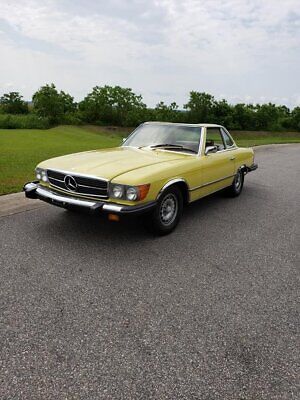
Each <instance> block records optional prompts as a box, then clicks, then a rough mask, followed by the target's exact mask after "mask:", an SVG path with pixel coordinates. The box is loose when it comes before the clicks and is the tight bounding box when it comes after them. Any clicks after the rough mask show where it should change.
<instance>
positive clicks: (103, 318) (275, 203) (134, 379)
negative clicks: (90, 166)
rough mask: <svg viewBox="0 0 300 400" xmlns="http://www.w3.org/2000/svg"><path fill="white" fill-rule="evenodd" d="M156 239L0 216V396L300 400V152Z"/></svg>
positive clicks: (48, 218) (74, 219) (203, 203)
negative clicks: (234, 195) (235, 196)
mask: <svg viewBox="0 0 300 400" xmlns="http://www.w3.org/2000/svg"><path fill="white" fill-rule="evenodd" d="M256 162H258V164H259V169H258V170H257V171H255V172H253V173H251V174H249V175H247V176H246V182H245V186H244V191H243V193H242V194H241V196H240V197H238V198H236V199H229V198H226V197H224V196H223V195H221V194H217V195H214V196H211V197H209V198H206V199H202V200H200V201H198V202H196V203H194V204H191V205H190V206H189V207H188V208H187V209H186V211H185V214H184V216H183V218H182V221H181V223H180V225H179V226H178V228H177V230H176V231H175V232H174V233H173V234H171V235H169V236H166V237H160V238H155V237H153V236H151V235H149V234H148V233H147V232H146V231H144V230H143V228H142V227H141V226H140V224H139V222H138V221H137V222H132V223H130V222H129V223H121V224H118V223H108V222H106V221H104V220H103V218H98V217H95V216H86V215H77V214H74V213H70V212H67V211H65V210H62V209H59V208H56V207H52V206H48V205H46V206H45V207H41V208H38V209H33V210H31V211H24V212H20V213H17V214H14V215H8V216H3V217H1V218H0V399H2V400H11V399H14V400H16V399H22V400H23V399H30V400H34V399H43V400H45V399H64V400H66V399H84V400H87V399H95V400H96V399H201V400H202V399H207V400H214V399H230V400H235V399H239V400H241V399H243V400H244V399H251V400H254V399H255V400H256V399H259V400H263V399H268V400H270V399H272V400H274V399H281V400H282V399H287V400H292V399H299V396H300V394H299V386H297V385H298V384H299V288H300V286H299V265H300V259H299V246H300V238H299V237H300V235H299V226H300V179H299V172H300V146H299V145H289V146H270V147H266V148H261V149H258V150H257V151H256Z"/></svg>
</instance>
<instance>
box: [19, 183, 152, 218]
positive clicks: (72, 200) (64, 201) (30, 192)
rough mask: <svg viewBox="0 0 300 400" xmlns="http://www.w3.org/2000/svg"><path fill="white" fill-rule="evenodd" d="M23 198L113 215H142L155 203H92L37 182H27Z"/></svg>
mask: <svg viewBox="0 0 300 400" xmlns="http://www.w3.org/2000/svg"><path fill="white" fill-rule="evenodd" d="M23 190H24V192H25V196H26V197H28V198H30V199H40V200H43V201H45V202H47V203H49V204H53V205H55V206H58V207H63V208H69V209H78V210H82V211H88V212H92V213H95V212H104V213H113V214H121V215H128V214H143V213H146V212H149V211H151V210H152V209H153V208H154V207H155V206H156V201H151V202H149V203H146V204H141V205H136V206H122V205H118V204H109V203H106V202H104V201H93V200H86V199H79V198H78V197H77V198H76V197H73V196H64V195H63V194H60V193H57V192H54V191H53V190H51V189H46V188H44V187H41V186H40V185H39V184H38V182H29V183H26V184H25V185H24V188H23Z"/></svg>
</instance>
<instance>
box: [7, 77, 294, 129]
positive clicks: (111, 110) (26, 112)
mask: <svg viewBox="0 0 300 400" xmlns="http://www.w3.org/2000/svg"><path fill="white" fill-rule="evenodd" d="M144 121H169V122H187V123H199V122H207V123H217V124H221V125H225V126H226V127H227V128H229V129H232V130H276V131H281V130H298V131H300V107H295V108H294V109H293V110H290V109H289V108H288V107H286V106H278V105H276V104H272V103H268V104H244V103H239V104H235V105H232V104H229V103H228V102H227V101H226V100H224V99H223V100H220V101H218V100H216V99H215V98H214V96H212V95H210V94H208V93H201V92H195V91H192V92H190V95H189V101H188V102H187V103H186V104H185V105H184V106H183V109H182V110H181V109H179V106H178V104H176V103H175V102H173V103H171V104H169V105H167V104H165V103H164V102H160V103H158V104H157V105H156V107H155V108H148V107H147V106H146V104H145V103H144V102H143V98H142V96H140V95H137V94H135V93H134V92H133V91H132V89H128V88H122V87H120V86H114V87H112V86H101V87H100V86H96V87H94V88H93V90H92V91H91V93H89V94H88V95H87V96H86V97H85V98H84V99H83V100H82V101H80V102H78V103H77V102H75V101H74V98H73V97H72V96H71V95H70V94H68V93H65V92H64V91H58V90H57V89H56V87H55V85H54V84H50V85H45V86H42V87H41V88H40V89H39V90H38V91H37V92H36V93H34V95H33V97H32V103H30V104H28V103H27V102H25V101H24V100H23V97H22V96H21V95H20V93H18V92H10V93H7V94H4V95H3V96H2V97H1V98H0V128H10V129H13V128H40V129H45V128H49V127H51V126H54V125H57V124H72V125H80V124H97V125H117V126H136V125H138V124H140V123H142V122H144Z"/></svg>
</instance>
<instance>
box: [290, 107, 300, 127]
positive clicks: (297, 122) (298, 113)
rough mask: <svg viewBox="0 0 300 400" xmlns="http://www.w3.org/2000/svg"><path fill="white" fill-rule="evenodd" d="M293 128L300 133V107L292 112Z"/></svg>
mask: <svg viewBox="0 0 300 400" xmlns="http://www.w3.org/2000/svg"><path fill="white" fill-rule="evenodd" d="M291 127H292V128H293V129H297V131H300V107H295V108H294V109H293V111H292V112H291Z"/></svg>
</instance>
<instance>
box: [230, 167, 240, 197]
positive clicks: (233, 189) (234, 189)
mask: <svg viewBox="0 0 300 400" xmlns="http://www.w3.org/2000/svg"><path fill="white" fill-rule="evenodd" d="M243 186H244V172H243V171H242V170H240V169H239V170H238V172H237V173H236V175H235V177H234V180H233V182H232V184H231V186H229V188H228V189H227V190H226V192H227V194H228V195H229V196H230V197H237V196H239V195H240V194H241V192H242V189H243Z"/></svg>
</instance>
